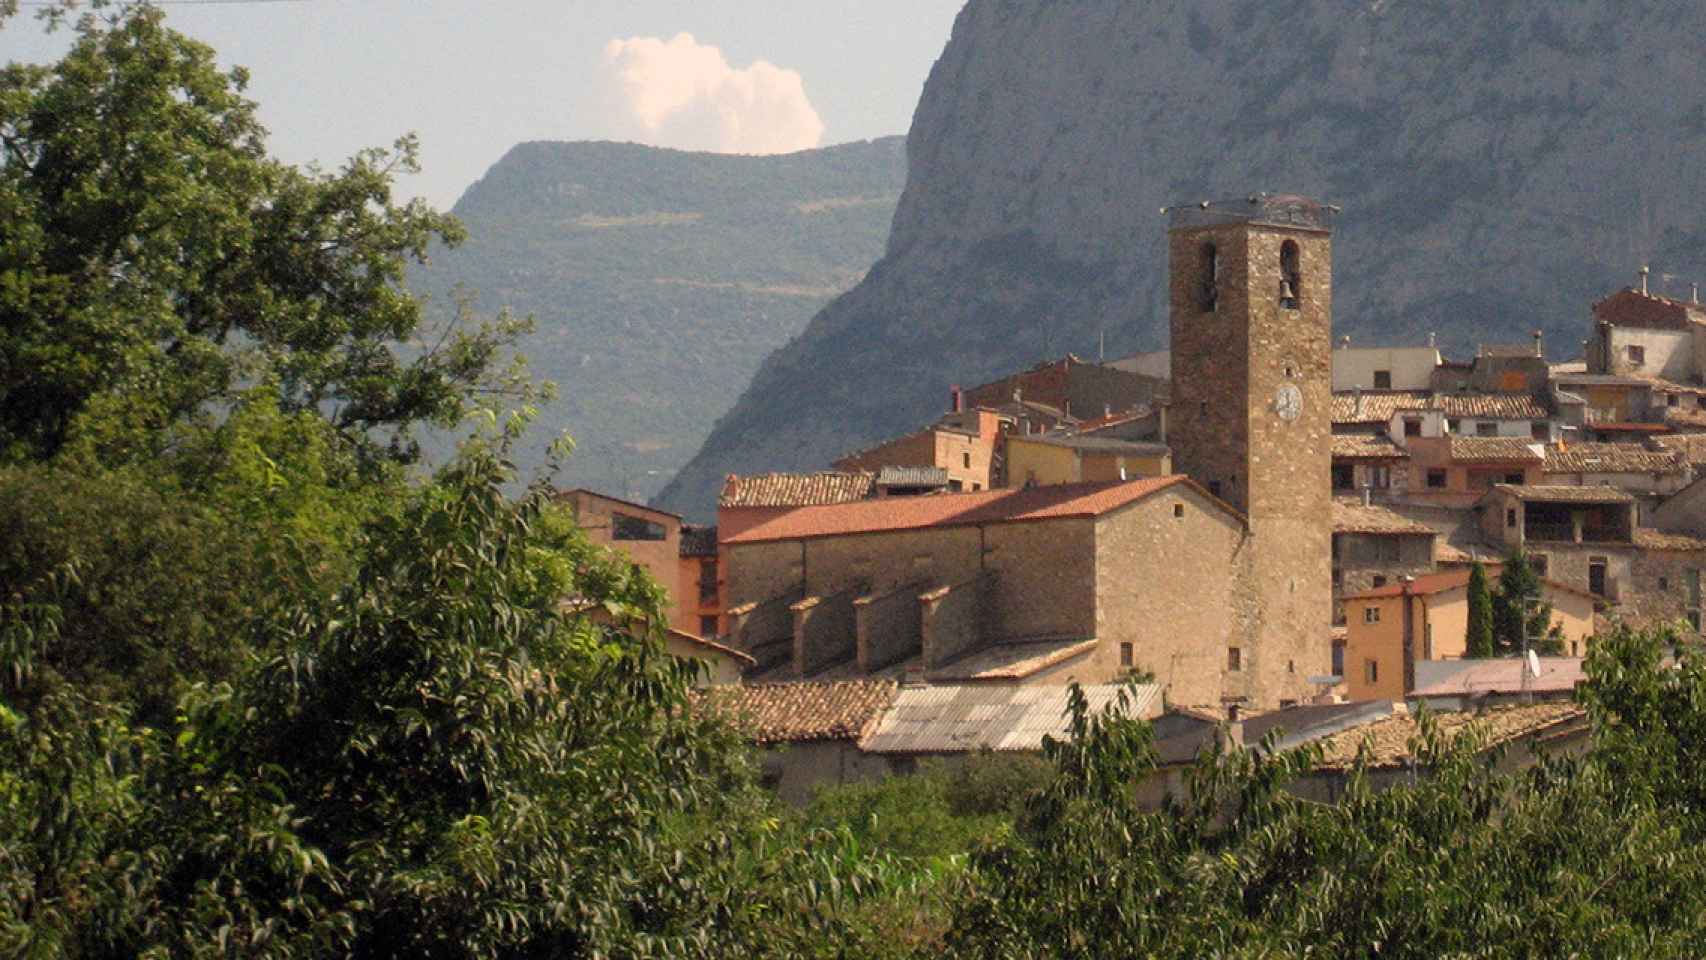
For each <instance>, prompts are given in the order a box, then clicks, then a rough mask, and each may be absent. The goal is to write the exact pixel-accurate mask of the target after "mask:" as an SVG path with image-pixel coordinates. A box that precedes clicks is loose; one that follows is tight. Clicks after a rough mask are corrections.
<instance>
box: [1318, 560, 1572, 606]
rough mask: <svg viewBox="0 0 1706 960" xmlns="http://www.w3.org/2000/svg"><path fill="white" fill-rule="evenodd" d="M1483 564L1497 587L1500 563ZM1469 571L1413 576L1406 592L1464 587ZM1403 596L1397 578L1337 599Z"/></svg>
mask: <svg viewBox="0 0 1706 960" xmlns="http://www.w3.org/2000/svg"><path fill="white" fill-rule="evenodd" d="M1484 566H1485V568H1486V571H1487V587H1488V589H1491V588H1493V587H1496V586H1498V585H1499V577H1500V576H1501V575H1502V574H1503V572H1504V571H1503V570H1502V569H1501V565H1500V564H1497V563H1489V564H1485V565H1484ZM1469 574H1470V569H1469V568H1464V569H1461V570H1447V571H1446V572H1444V573H1430V574H1427V575H1425V576H1420V577H1417V578H1416V579H1415V580H1414V581H1413V582H1412V583H1411V584H1410V585H1409V586H1410V595H1411V596H1415V597H1431V596H1433V595H1434V594H1436V593H1444V592H1446V591H1447V590H1456V589H1459V588H1461V587H1467V586H1469ZM1540 582H1541V583H1543V584H1545V585H1546V586H1548V587H1551V588H1552V589H1553V590H1557V591H1560V592H1562V593H1573V594H1576V595H1577V596H1582V597H1589V598H1592V599H1595V600H1597V599H1599V598H1598V597H1595V596H1594V595H1593V594H1591V593H1588V592H1587V591H1585V590H1578V589H1576V588H1575V587H1572V586H1570V585H1569V584H1566V583H1559V582H1558V581H1556V580H1548V579H1546V578H1544V577H1542V578H1541V579H1540ZM1403 595H1404V583H1403V581H1399V582H1397V583H1389V584H1387V585H1386V586H1384V587H1376V588H1374V589H1373V590H1365V591H1363V592H1362V593H1352V594H1347V595H1346V596H1344V597H1341V598H1340V599H1341V600H1381V599H1385V598H1387V597H1401V596H1403Z"/></svg>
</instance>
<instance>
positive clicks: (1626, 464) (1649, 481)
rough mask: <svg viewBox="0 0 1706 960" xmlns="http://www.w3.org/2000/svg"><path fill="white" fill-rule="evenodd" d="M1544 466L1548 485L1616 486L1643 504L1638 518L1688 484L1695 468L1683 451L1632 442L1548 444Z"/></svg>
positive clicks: (1544, 480)
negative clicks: (1633, 495) (1634, 496)
mask: <svg viewBox="0 0 1706 960" xmlns="http://www.w3.org/2000/svg"><path fill="white" fill-rule="evenodd" d="M1545 455H1546V462H1545V463H1544V464H1543V465H1542V466H1541V470H1540V473H1541V481H1540V482H1541V483H1542V484H1545V485H1547V486H1576V487H1586V486H1591V487H1616V488H1618V489H1619V490H1623V491H1625V492H1627V493H1632V494H1635V495H1636V497H1637V499H1638V502H1639V503H1641V504H1642V505H1643V507H1644V509H1642V510H1638V511H1637V516H1636V520H1637V522H1640V520H1641V519H1642V514H1643V513H1646V512H1649V511H1650V510H1651V509H1653V508H1655V507H1657V505H1658V504H1659V503H1660V502H1662V501H1663V500H1664V499H1666V498H1668V497H1670V496H1671V495H1672V494H1675V493H1677V492H1678V491H1680V490H1682V489H1683V488H1684V487H1686V486H1688V485H1689V483H1691V482H1692V481H1693V479H1694V468H1693V466H1692V465H1690V464H1689V462H1688V460H1687V459H1686V458H1685V457H1684V456H1683V454H1682V453H1681V452H1680V451H1677V450H1668V449H1665V448H1664V447H1661V446H1658V445H1657V444H1654V445H1652V446H1645V445H1636V444H1631V443H1563V444H1554V445H1552V446H1548V447H1547V448H1546V451H1545Z"/></svg>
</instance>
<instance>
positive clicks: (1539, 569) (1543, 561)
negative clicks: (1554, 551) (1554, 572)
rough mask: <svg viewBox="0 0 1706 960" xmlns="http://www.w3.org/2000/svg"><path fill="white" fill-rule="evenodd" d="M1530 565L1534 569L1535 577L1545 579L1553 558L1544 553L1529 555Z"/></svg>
mask: <svg viewBox="0 0 1706 960" xmlns="http://www.w3.org/2000/svg"><path fill="white" fill-rule="evenodd" d="M1528 565H1529V567H1531V568H1533V570H1534V575H1535V576H1537V577H1544V576H1546V571H1547V568H1549V567H1551V566H1552V558H1550V557H1548V556H1546V554H1544V553H1531V554H1529V555H1528Z"/></svg>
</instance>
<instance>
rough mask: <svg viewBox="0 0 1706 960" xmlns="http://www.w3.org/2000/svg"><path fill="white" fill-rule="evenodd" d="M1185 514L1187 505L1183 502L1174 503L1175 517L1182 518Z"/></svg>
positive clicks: (1175, 518) (1176, 518)
mask: <svg viewBox="0 0 1706 960" xmlns="http://www.w3.org/2000/svg"><path fill="white" fill-rule="evenodd" d="M1184 516H1185V505H1184V504H1182V503H1175V504H1173V519H1174V520H1181V519H1183V518H1184Z"/></svg>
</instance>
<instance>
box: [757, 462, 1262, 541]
mask: <svg viewBox="0 0 1706 960" xmlns="http://www.w3.org/2000/svg"><path fill="white" fill-rule="evenodd" d="M1180 484H1188V485H1191V486H1192V487H1193V488H1194V487H1195V484H1194V483H1193V482H1192V481H1191V480H1189V479H1188V478H1187V477H1185V476H1183V475H1181V474H1173V475H1171V476H1166V477H1150V478H1146V479H1141V480H1126V481H1116V482H1108V483H1075V484H1060V485H1056V486H1043V487H1029V488H1020V489H1003V490H985V491H980V492H977V493H945V494H938V495H936V496H931V497H886V498H883V499H878V500H865V501H860V502H856V503H844V504H836V505H832V506H821V507H802V508H800V509H798V510H793V511H790V512H788V513H787V514H784V515H782V516H779V517H775V518H772V519H770V520H766V521H764V522H762V523H759V524H756V525H755V526H753V527H752V528H751V529H748V530H745V531H742V532H740V533H738V534H736V535H734V536H732V537H729V538H727V539H726V540H724V541H723V542H724V543H725V544H741V543H765V542H773V541H778V540H809V539H813V538H817V537H833V536H852V535H857V534H866V533H885V532H890V531H896V530H920V529H926V528H942V527H956V526H982V525H985V524H991V523H1020V522H1036V521H1050V520H1067V519H1088V518H1095V517H1098V516H1101V515H1103V514H1106V513H1108V512H1110V511H1113V510H1115V509H1118V508H1121V507H1124V506H1128V505H1130V504H1132V503H1136V502H1138V501H1140V500H1144V499H1147V498H1148V497H1150V496H1152V495H1154V494H1156V493H1159V492H1160V491H1162V490H1165V489H1167V488H1169V487H1173V486H1176V485H1180ZM1203 496H1205V497H1209V495H1208V494H1207V493H1204V494H1203ZM1209 499H1210V500H1212V501H1213V502H1214V503H1215V504H1216V505H1218V506H1221V507H1222V508H1223V509H1226V510H1231V511H1232V513H1233V515H1234V516H1237V517H1239V519H1240V521H1242V519H1243V518H1242V515H1240V514H1238V513H1237V511H1236V510H1233V509H1232V508H1231V507H1229V506H1226V505H1225V504H1224V503H1222V502H1221V501H1219V500H1218V499H1215V498H1212V497H1209Z"/></svg>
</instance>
